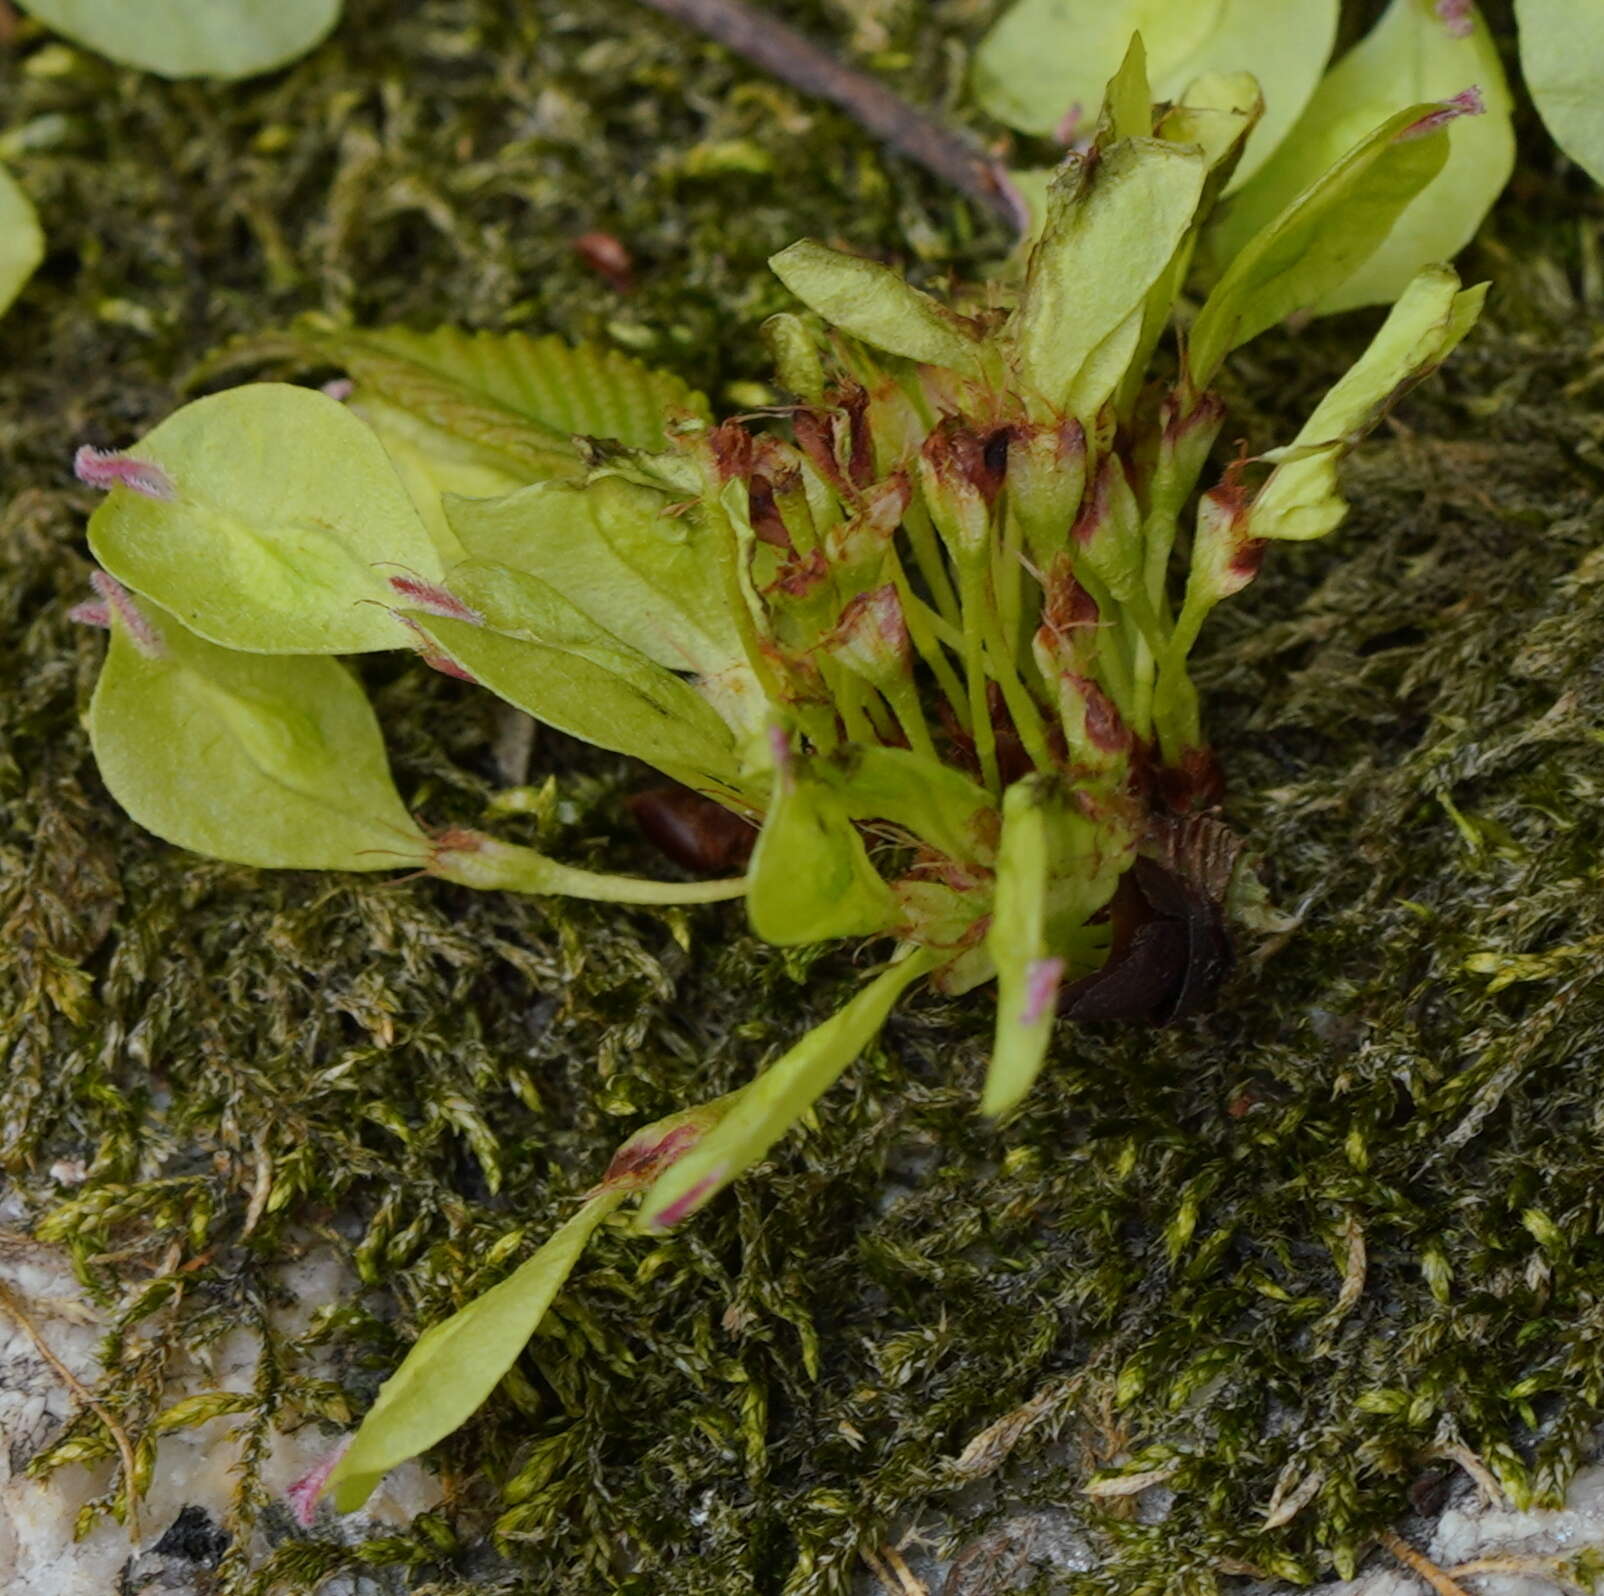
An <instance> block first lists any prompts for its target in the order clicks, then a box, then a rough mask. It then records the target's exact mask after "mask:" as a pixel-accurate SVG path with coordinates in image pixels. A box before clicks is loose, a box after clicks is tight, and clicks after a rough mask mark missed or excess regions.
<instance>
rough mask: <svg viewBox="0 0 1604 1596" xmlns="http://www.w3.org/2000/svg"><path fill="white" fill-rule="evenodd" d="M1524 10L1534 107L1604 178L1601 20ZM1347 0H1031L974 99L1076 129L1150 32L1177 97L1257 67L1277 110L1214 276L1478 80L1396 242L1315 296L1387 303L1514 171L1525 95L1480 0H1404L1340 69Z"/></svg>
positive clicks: (1009, 20)
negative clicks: (1470, 116) (1376, 136)
mask: <svg viewBox="0 0 1604 1596" xmlns="http://www.w3.org/2000/svg"><path fill="white" fill-rule="evenodd" d="M1515 10H1516V14H1517V17H1518V20H1519V42H1520V59H1521V68H1522V71H1523V73H1524V75H1525V78H1526V84H1527V87H1528V89H1529V90H1530V92H1531V95H1532V98H1533V100H1534V101H1535V102H1536V104H1537V108H1538V111H1539V112H1540V113H1541V115H1542V117H1543V120H1544V122H1545V123H1546V124H1547V126H1548V129H1549V131H1550V132H1551V133H1552V134H1553V136H1554V138H1555V139H1556V140H1557V141H1558V143H1559V145H1560V146H1561V148H1562V149H1564V150H1565V152H1566V153H1567V154H1568V155H1570V157H1571V158H1572V159H1573V160H1575V161H1576V162H1578V163H1579V164H1580V165H1581V166H1582V167H1584V168H1585V169H1586V170H1587V171H1588V172H1589V173H1590V174H1591V175H1592V176H1593V177H1594V178H1595V179H1597V180H1599V181H1604V114H1601V113H1600V112H1599V110H1598V92H1597V85H1598V83H1599V82H1600V81H1601V80H1604V18H1601V17H1600V14H1599V11H1598V8H1597V7H1596V6H1594V5H1591V4H1588V3H1585V0H1583V3H1577V0H1520V3H1519V4H1517V6H1516V8H1515ZM1339 11H1340V7H1339V5H1338V0H1299V3H1297V4H1289V3H1286V0H1208V3H1200V0H1157V3H1153V0H1119V3H1117V4H1105V3H1102V0H1017V3H1016V4H1015V5H1013V6H1012V7H1011V8H1010V9H1009V10H1008V11H1007V12H1006V13H1005V14H1004V16H1003V17H1002V19H1001V20H1000V21H999V22H998V23H997V25H996V26H995V27H994V28H993V29H992V30H991V32H990V33H989V34H988V35H987V37H986V38H985V40H984V41H983V42H982V44H981V45H980V48H979V49H978V50H977V52H976V54H975V59H974V70H973V85H974V91H975V96H976V98H977V99H978V101H979V102H980V104H981V105H982V106H983V107H984V108H985V109H986V110H987V111H989V112H990V113H991V114H992V115H993V116H995V117H997V118H998V120H1000V121H1002V122H1005V123H1007V124H1008V125H1009V126H1010V127H1014V128H1018V129H1020V130H1021V131H1023V132H1026V133H1031V134H1045V135H1056V136H1058V137H1059V138H1061V139H1062V140H1063V141H1064V142H1066V143H1067V142H1072V141H1073V140H1074V139H1075V138H1076V137H1077V136H1079V134H1080V133H1081V132H1083V131H1084V124H1085V122H1086V119H1087V112H1088V111H1089V108H1090V107H1091V106H1093V105H1095V104H1096V103H1097V96H1098V94H1099V93H1100V92H1101V89H1102V83H1103V80H1104V78H1105V77H1107V75H1108V74H1109V72H1111V71H1112V70H1113V68H1114V66H1115V64H1116V63H1117V62H1118V60H1119V57H1120V54H1121V52H1122V51H1123V49H1124V47H1125V39H1126V38H1127V37H1128V35H1129V33H1130V31H1131V29H1132V28H1136V27H1139V28H1140V29H1141V30H1142V34H1143V37H1144V38H1145V39H1146V40H1147V43H1148V49H1149V51H1150V52H1151V55H1152V59H1153V77H1154V84H1155V87H1156V89H1157V90H1158V92H1159V93H1161V94H1172V93H1176V92H1178V91H1179V90H1180V89H1181V88H1182V87H1184V86H1185V84H1187V83H1188V82H1190V81H1191V80H1192V79H1193V78H1194V77H1196V76H1197V75H1198V74H1199V73H1202V72H1208V71H1249V72H1253V73H1254V74H1255V75H1256V76H1257V77H1258V80H1259V81H1260V82H1261V83H1262V84H1264V85H1265V95H1266V106H1265V114H1264V117H1263V118H1262V120H1261V121H1260V123H1259V126H1258V129H1257V130H1256V131H1255V133H1254V134H1253V137H1252V138H1251V139H1250V140H1249V141H1248V146H1247V149H1246V150H1245V151H1244V153H1243V158H1242V160H1241V162H1240V163H1239V164H1238V166H1237V170H1236V175H1235V178H1234V179H1233V182H1232V185H1231V188H1230V190H1229V191H1228V198H1227V200H1226V203H1225V204H1224V205H1223V206H1222V207H1221V209H1220V212H1219V215H1218V219H1217V222H1216V225H1215V228H1214V229H1213V230H1212V236H1211V237H1210V239H1209V240H1207V241H1206V242H1205V244H1204V247H1203V250H1202V256H1203V262H1204V265H1205V267H1210V266H1212V269H1213V270H1214V271H1215V272H1218V271H1221V270H1223V269H1224V268H1225V266H1226V265H1227V264H1228V263H1229V262H1230V260H1231V259H1232V258H1233V256H1234V255H1235V254H1236V252H1237V250H1238V249H1240V248H1241V246H1242V244H1243V243H1244V241H1245V240H1246V239H1247V238H1249V237H1251V236H1252V234H1253V233H1254V232H1255V231H1257V229H1258V228H1259V227H1261V226H1262V225H1263V224H1264V222H1265V221H1266V220H1267V219H1268V218H1269V217H1270V216H1272V215H1274V214H1275V212H1276V211H1278V210H1279V209H1280V208H1281V207H1282V206H1283V205H1284V204H1285V203H1286V202H1287V200H1289V199H1290V198H1291V197H1292V196H1293V195H1294V194H1296V193H1297V192H1298V191H1299V190H1300V189H1301V188H1303V187H1304V186H1305V185H1306V184H1307V183H1309V182H1310V181H1312V180H1313V179H1314V178H1315V177H1317V176H1318V175H1319V174H1320V172H1321V171H1323V170H1324V169H1325V168H1326V166H1328V165H1329V164H1330V163H1331V162H1332V161H1333V160H1335V159H1336V158H1337V157H1338V156H1339V155H1341V154H1342V152H1343V151H1344V150H1346V149H1347V148H1349V146H1351V145H1352V144H1353V142H1354V141H1355V140H1356V139H1357V138H1359V137H1360V136H1362V135H1363V134H1365V133H1367V132H1369V131H1370V130H1371V129H1373V128H1374V127H1376V126H1378V125H1379V124H1380V123H1382V122H1384V121H1385V120H1386V119H1387V117H1389V116H1390V115H1392V113H1393V112H1394V111H1395V110H1396V109H1397V107H1398V106H1399V105H1402V104H1406V103H1407V102H1409V101H1411V100H1428V99H1436V98H1444V97H1446V96H1448V95H1450V94H1453V93H1455V92H1456V91H1458V90H1460V89H1463V88H1464V87H1465V86H1466V85H1468V84H1475V85H1476V87H1477V89H1478V91H1479V93H1480V96H1481V101H1482V105H1483V107H1484V113H1485V114H1484V115H1482V116H1480V117H1478V118H1477V119H1476V120H1475V121H1474V122H1468V121H1467V122H1464V123H1462V124H1461V125H1460V126H1459V127H1458V128H1456V129H1455V130H1454V132H1453V134H1452V136H1451V140H1450V142H1451V145H1452V150H1451V153H1450V155H1449V158H1448V160H1447V162H1446V163H1445V164H1444V166H1443V169H1442V171H1441V172H1440V173H1439V174H1438V176H1437V178H1436V179H1435V181H1433V182H1432V183H1430V184H1428V185H1427V186H1426V187H1425V188H1424V189H1423V190H1422V191H1421V192H1420V193H1419V194H1418V195H1416V196H1415V198H1414V199H1413V201H1412V202H1411V203H1410V205H1409V207H1408V209H1407V210H1406V211H1405V212H1404V213H1403V215H1402V216H1401V217H1400V218H1399V221H1398V224H1397V226H1396V227H1394V229H1393V230H1392V234H1391V236H1390V237H1389V238H1388V240H1387V242H1386V244H1385V245H1384V246H1383V247H1382V248H1380V249H1378V250H1377V251H1376V252H1375V253H1374V254H1373V255H1372V256H1371V257H1370V259H1369V261H1368V262H1366V264H1365V265H1364V266H1363V267H1362V268H1360V269H1359V270H1358V271H1356V272H1354V273H1353V274H1352V275H1351V276H1350V277H1348V278H1347V280H1346V281H1345V282H1343V283H1341V284H1339V285H1338V286H1336V287H1335V288H1333V289H1332V290H1331V291H1330V292H1328V293H1327V294H1325V295H1323V296H1322V297H1321V298H1320V299H1319V300H1318V301H1316V302H1312V303H1311V306H1310V308H1311V309H1314V310H1316V311H1319V312H1330V311H1338V310H1345V309H1348V308H1350V307H1352V306H1355V305H1372V304H1386V303H1390V302H1391V301H1392V300H1393V299H1395V298H1397V296H1398V294H1399V293H1400V292H1402V290H1403V287H1404V285H1405V284H1406V283H1407V282H1408V281H1409V279H1410V278H1411V277H1412V276H1413V275H1414V273H1415V272H1417V271H1418V270H1419V269H1420V268H1421V267H1422V266H1423V265H1425V264H1426V263H1427V262H1429V261H1434V260H1445V259H1448V258H1450V257H1451V256H1453V255H1455V254H1457V253H1458V251H1459V250H1460V249H1462V248H1463V247H1464V246H1465V244H1466V243H1468V242H1469V240H1470V238H1471V235H1472V234H1473V233H1474V232H1475V230H1476V228H1477V226H1478V225H1479V224H1480V223H1481V221H1482V219H1483V218H1484V217H1485V216H1486V214H1487V212H1488V211H1489V210H1490V209H1491V208H1492V204H1493V202H1494V200H1496V199H1497V198H1498V195H1499V194H1500V192H1502V190H1503V188H1504V185H1505V184H1506V183H1507V182H1508V181H1509V176H1510V173H1511V172H1512V171H1513V170H1514V164H1515V139H1514V132H1513V128H1512V125H1511V117H1510V113H1511V109H1512V101H1511V95H1510V91H1509V86H1508V84H1507V82H1506V81H1505V77H1504V69H1503V66H1502V64H1501V63H1500V60H1499V56H1498V51H1497V48H1496V46H1495V45H1494V42H1493V38H1492V34H1491V31H1490V30H1489V28H1488V26H1487V23H1486V21H1485V20H1484V19H1483V17H1482V15H1481V13H1480V12H1479V11H1478V9H1477V7H1476V6H1475V4H1474V3H1473V0H1391V3H1390V4H1389V5H1388V6H1387V8H1386V10H1385V11H1384V12H1383V14H1382V15H1381V17H1380V19H1379V20H1378V21H1377V22H1376V24H1375V26H1374V27H1373V28H1372V29H1371V31H1370V32H1369V33H1368V34H1366V35H1365V37H1364V38H1363V39H1361V40H1360V41H1359V42H1358V43H1357V44H1355V45H1354V46H1353V48H1352V49H1351V50H1349V51H1348V52H1347V53H1346V54H1344V55H1343V56H1342V58H1341V59H1340V60H1339V61H1338V62H1337V63H1336V64H1335V65H1334V66H1332V67H1331V68H1330V70H1326V62H1327V59H1328V57H1329V56H1330V54H1331V50H1332V46H1333V44H1334V43H1335V41H1336V37H1337V24H1338V17H1339ZM1016 176H1017V179H1018V181H1019V183H1020V185H1021V187H1022V189H1023V190H1024V191H1025V192H1026V193H1027V194H1036V193H1039V192H1040V188H1041V182H1042V174H1041V173H1039V172H1028V171H1027V172H1021V173H1018V174H1016Z"/></svg>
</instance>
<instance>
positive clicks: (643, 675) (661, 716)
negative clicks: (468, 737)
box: [408, 561, 739, 785]
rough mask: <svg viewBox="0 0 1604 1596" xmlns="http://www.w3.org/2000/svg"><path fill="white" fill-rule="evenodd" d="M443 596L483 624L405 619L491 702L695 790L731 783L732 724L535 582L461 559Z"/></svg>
mask: <svg viewBox="0 0 1604 1596" xmlns="http://www.w3.org/2000/svg"><path fill="white" fill-rule="evenodd" d="M450 590H451V592H452V594H453V595H454V596H455V597H456V598H458V599H460V600H462V602H463V603H465V604H467V605H468V606H470V607H471V608H472V609H474V610H477V611H478V612H479V614H481V615H482V616H483V617H484V619H485V624H484V625H482V626H481V625H477V624H475V623H473V622H471V621H463V620H457V619H453V618H452V617H450V616H442V615H430V614H426V613H424V612H422V611H409V612H408V614H409V617H410V619H411V621H412V623H413V624H414V625H415V626H416V627H417V628H418V630H419V631H421V632H423V633H424V634H426V635H427V636H428V637H430V638H432V639H433V640H434V641H435V642H436V643H438V644H439V646H440V647H441V649H442V650H443V651H444V652H445V654H446V655H447V656H448V657H449V658H450V659H452V660H454V661H455V662H456V663H457V664H458V665H461V666H462V667H464V668H465V669H466V670H467V671H468V672H469V674H470V675H471V676H472V677H473V678H474V680H476V681H478V682H480V683H482V684H483V685H484V686H485V687H488V688H489V689H490V690H491V692H493V693H495V694H496V695H497V696H498V697H500V698H504V699H506V700H507V702H508V703H510V704H516V705H517V706H518V707H519V708H520V709H523V710H527V711H528V712H529V713H530V714H531V715H535V716H538V717H539V718H540V719H541V720H544V721H546V722H547V723H548V724H549V725H552V726H555V727H557V728H558V730H560V731H565V732H567V733H568V734H569V735H570V736H573V737H581V738H583V739H584V740H585V741H586V742H588V743H594V744H595V745H596V746H597V747H599V748H611V749H613V750H614V751H615V752H618V753H632V754H634V755H635V756H636V757H637V758H639V759H644V760H646V761H647V763H649V764H653V765H656V766H657V767H658V769H659V770H665V771H668V772H669V773H670V774H673V775H676V776H679V777H682V778H684V779H686V780H689V781H691V782H692V783H693V784H694V785H700V784H701V783H702V781H703V780H704V779H707V778H711V779H712V780H714V781H716V782H718V783H720V784H723V785H734V784H736V783H738V780H739V772H738V771H737V769H736V767H735V761H734V752H733V739H732V737H731V735H730V731H729V728H728V727H727V726H725V724H724V722H723V721H721V720H720V719H719V717H718V715H717V713H716V712H715V711H714V710H713V709H712V708H711V707H710V706H709V705H708V703H707V701H706V700H705V699H703V698H701V697H699V696H698V695H697V693H696V692H695V690H694V689H693V688H691V687H689V686H687V685H686V683H685V682H684V681H682V680H681V679H680V678H679V677H678V676H676V675H674V674H673V672H672V671H667V670H664V669H663V667H662V666H661V665H658V664H655V663H653V661H651V660H649V659H647V658H645V657H644V656H642V655H640V654H637V653H636V652H635V651H634V650H633V649H631V648H629V647H628V646H627V645H625V644H624V643H622V642H620V641H619V639H618V638H616V637H614V636H613V635H612V634H611V633H609V632H608V631H606V630H605V629H604V628H602V627H601V626H598V625H597V624H596V622H595V621H594V620H592V619H591V618H590V615H589V613H587V612H586V611H583V610H581V609H579V608H577V607H576V606H575V605H573V604H571V603H570V602H569V601H568V600H567V599H566V598H564V597H563V595H562V594H560V593H559V592H557V591H556V589H555V588H553V587H551V586H549V585H548V584H547V583H545V582H543V581H541V580H540V578H539V577H536V576H530V575H529V574H528V573H527V572H523V571H511V570H508V569H507V568H506V567H505V566H498V565H492V564H488V563H484V562H479V561H468V562H466V563H465V564H462V565H459V566H456V567H455V568H454V569H453V570H452V572H451V577H450Z"/></svg>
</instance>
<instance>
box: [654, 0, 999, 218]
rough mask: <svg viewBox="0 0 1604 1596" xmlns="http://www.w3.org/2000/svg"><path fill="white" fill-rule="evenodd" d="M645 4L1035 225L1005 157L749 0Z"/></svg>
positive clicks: (978, 199) (978, 198) (991, 206)
mask: <svg viewBox="0 0 1604 1596" xmlns="http://www.w3.org/2000/svg"><path fill="white" fill-rule="evenodd" d="M641 4H643V5H647V6H650V7H651V8H652V10H654V11H660V12H662V14H663V15H664V16H668V17H673V18H674V19H675V20H676V21H679V22H683V23H685V24H686V25H687V26H689V27H692V28H695V29H696V31H697V32H698V33H702V34H705V35H706V36H707V37H708V38H710V39H716V40H717V41H718V42H719V43H720V44H722V45H723V46H724V47H725V48H726V49H729V50H733V51H734V52H735V54H736V55H739V56H743V57H744V58H745V59H746V60H748V61H750V62H751V63H752V64H753V65H754V66H759V67H762V68H763V70H764V71H765V72H770V73H772V74H773V75H774V76H775V77H777V78H779V79H781V80H782V81H783V82H786V83H789V84H790V85H791V86H792V88H795V89H800V90H801V91H802V92H803V93H804V94H813V95H817V96H818V97H819V98H820V99H821V100H829V101H830V102H831V103H832V104H834V105H838V106H840V108H841V109H842V110H843V111H845V112H846V113H847V115H848V116H850V117H851V118H852V119H853V120H854V121H855V122H857V123H858V124H859V126H861V127H864V128H866V129H867V130H868V131H869V132H870V133H872V134H874V136H875V137H876V138H878V139H880V140H882V141H883V142H885V143H886V144H889V145H890V146H891V147H892V148H893V149H896V150H899V151H901V153H902V154H904V155H906V156H907V157H908V158H909V159H910V160H914V161H917V162H918V163H919V164H920V165H921V166H923V167H924V168H925V169H926V170H927V171H930V172H934V173H935V175H936V176H937V177H939V178H941V179H942V180H943V181H944V182H947V183H951V184H952V186H953V187H954V188H956V189H958V190H959V191H960V192H961V193H964V194H967V195H968V196H969V198H970V199H972V200H974V202H975V203H976V204H977V205H982V206H984V207H985V208H986V209H987V210H989V211H992V212H993V213H995V214H996V215H998V216H1000V217H1002V218H1003V220H1004V221H1006V222H1008V223H1010V224H1011V225H1012V226H1013V227H1014V228H1015V230H1016V231H1018V232H1024V231H1025V230H1026V228H1027V227H1028V226H1029V224H1030V216H1029V212H1028V211H1027V209H1026V207H1025V202H1024V200H1023V198H1022V197H1021V195H1020V193H1019V191H1018V189H1016V188H1015V187H1014V185H1013V183H1012V181H1011V180H1010V179H1009V176H1008V173H1007V171H1006V169H1005V168H1004V167H1003V165H1002V163H1001V162H1000V161H998V160H995V159H994V158H993V157H991V156H990V155H987V154H986V153H985V151H983V150H980V149H977V148H976V147H975V146H974V145H973V144H971V143H970V142H969V140H967V139H965V138H962V137H960V136H959V135H958V134H956V133H954V132H953V131H952V130H951V129H950V128H946V127H943V126H942V125H941V123H939V122H937V121H935V120H934V119H933V118H931V117H929V116H926V115H925V114H924V113H923V112H922V111H918V110H915V109H914V107H913V106H911V105H909V104H908V102H907V101H906V100H904V99H901V98H900V97H899V96H898V95H895V94H893V93H892V92H891V90H890V89H888V88H887V87H886V86H885V84H883V83H881V82H880V81H879V80H878V79H876V78H871V77H869V76H868V75H867V74H866V73H863V72H857V71H854V70H853V69H852V68H851V67H848V66H843V65H842V64H841V63H840V62H839V61H837V60H836V59H835V57H834V56H832V55H830V54H829V53H828V51H825V50H821V49H820V48H819V46H818V45H816V44H814V43H813V42H812V40H810V39H807V38H805V37H803V35H802V34H800V33H798V32H797V31H796V29H795V28H793V27H790V26H789V25H788V24H786V23H784V22H781V21H779V20H778V19H777V18H775V17H771V16H769V15H767V14H766V13H764V12H762V11H757V10H754V9H753V8H752V7H750V6H747V5H743V4H742V3H741V0H641Z"/></svg>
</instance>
